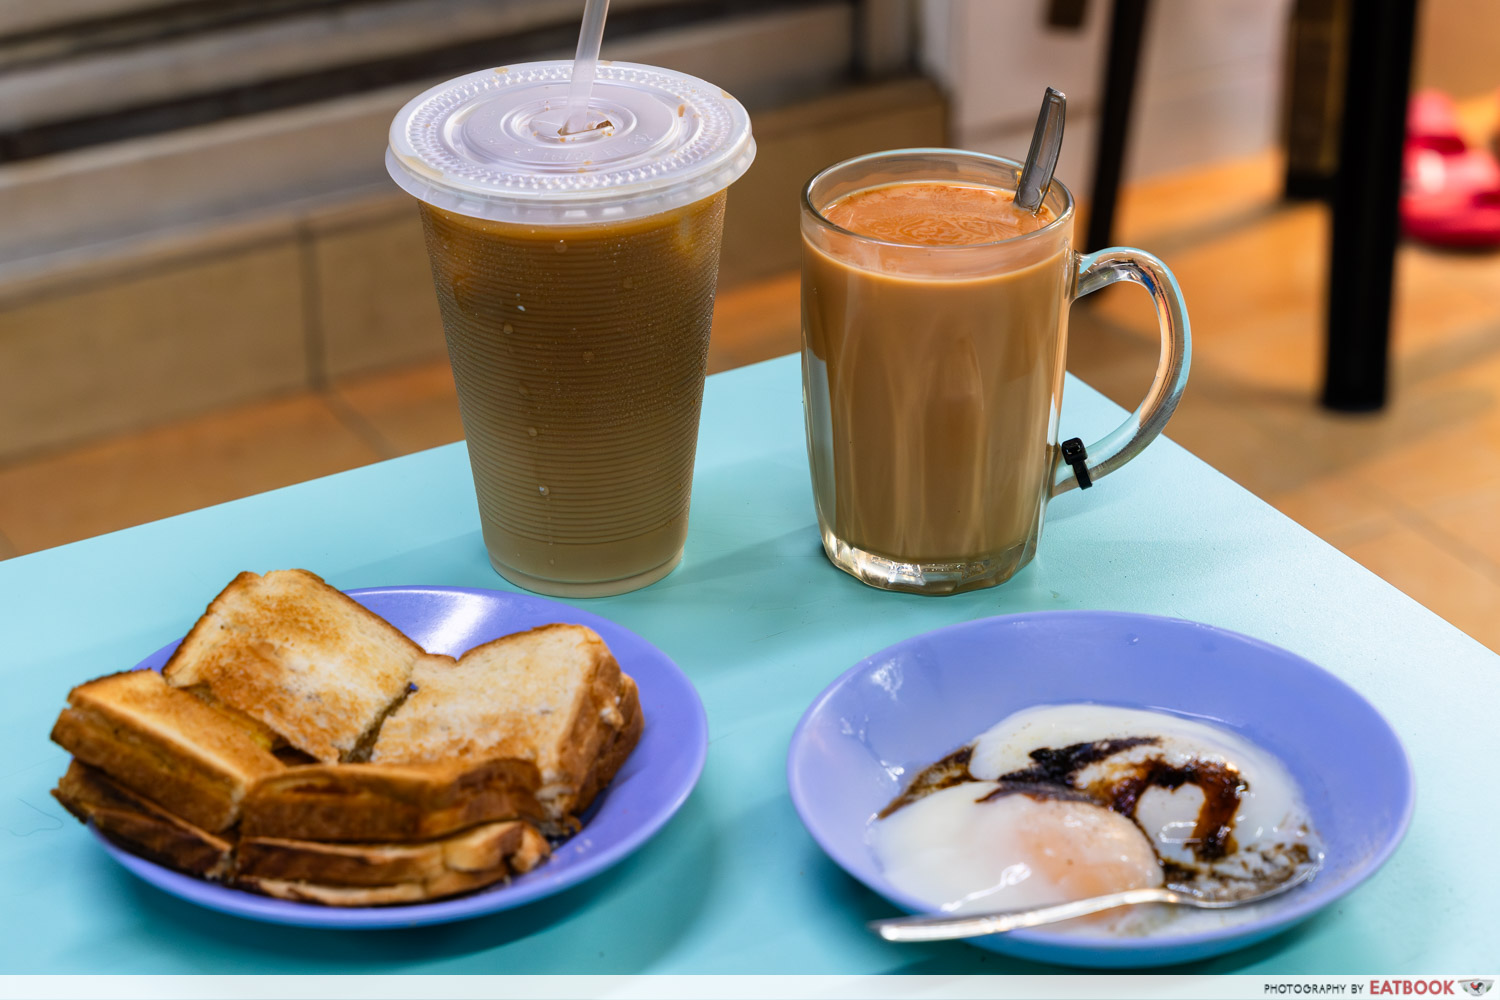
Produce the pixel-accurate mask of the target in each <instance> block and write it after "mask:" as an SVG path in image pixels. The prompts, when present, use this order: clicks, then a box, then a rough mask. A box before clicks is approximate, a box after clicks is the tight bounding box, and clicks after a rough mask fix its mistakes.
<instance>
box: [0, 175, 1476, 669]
mask: <svg viewBox="0 0 1500 1000" xmlns="http://www.w3.org/2000/svg"><path fill="white" fill-rule="evenodd" d="M1278 180H1279V164H1278V162H1277V160H1276V159H1275V158H1274V157H1271V156H1267V157H1262V158H1257V159H1254V160H1249V161H1244V162H1236V163H1232V164H1226V165H1223V166H1221V167H1217V168H1214V169H1209V170H1200V171H1195V172H1193V173H1191V174H1186V175H1180V176H1176V177H1169V178H1164V179H1160V180H1156V181H1152V182H1150V183H1146V184H1141V185H1137V186H1135V187H1134V188H1132V189H1131V190H1130V191H1128V192H1127V194H1126V197H1125V198H1124V201H1123V204H1122V209H1121V218H1120V224H1119V227H1118V228H1119V232H1120V236H1119V239H1120V241H1121V242H1123V243H1130V244H1135V245H1139V246H1144V247H1147V248H1149V249H1151V250H1153V251H1154V252H1156V253H1157V254H1159V255H1160V256H1162V257H1163V258H1165V259H1166V260H1167V261H1168V262H1169V263H1170V264H1171V265H1172V266H1173V268H1174V269H1175V270H1176V272H1177V275H1178V277H1179V279H1180V280H1181V283H1182V287H1183V289H1184V292H1185V294H1186V296H1187V298H1188V304H1189V308H1190V312H1191V314H1192V317H1193V332H1194V338H1195V347H1194V362H1193V364H1194V367H1193V376H1192V382H1191V385H1190V387H1189V389H1188V392H1187V395H1186V396H1185V397H1184V400H1183V405H1182V407H1181V409H1180V410H1179V412H1178V415H1177V416H1176V417H1175V418H1174V420H1173V422H1172V424H1171V427H1170V428H1169V431H1168V433H1169V434H1170V435H1171V436H1172V437H1173V438H1175V439H1176V440H1177V441H1179V442H1180V443H1182V444H1183V445H1185V446H1186V447H1188V448H1189V449H1191V450H1192V451H1194V452H1195V453H1196V454H1198V455H1199V456H1201V457H1203V458H1204V459H1206V460H1207V461H1208V462H1210V463H1211V464H1213V465H1215V466H1216V467H1218V468H1220V469H1222V470H1223V471H1224V472H1225V473H1227V474H1228V475H1230V476H1232V477H1233V478H1235V479H1236V480H1237V481H1238V482H1240V483H1241V484H1242V485H1244V486H1245V487H1246V488H1247V489H1249V490H1251V491H1253V492H1255V493H1257V494H1258V495H1260V496H1261V497H1263V498H1265V499H1266V500H1268V501H1270V502H1271V503H1273V504H1275V505H1276V506H1277V507H1279V508H1280V509H1281V510H1283V511H1284V512H1285V513H1287V514H1288V515H1289V516H1291V517H1293V518H1295V519H1297V520H1298V521H1300V522H1301V523H1303V524H1304V525H1306V526H1307V527H1308V528H1310V529H1311V530H1313V531H1315V532H1317V533H1318V534H1320V535H1322V536H1323V537H1324V538H1326V539H1327V540H1328V541H1329V542H1331V543H1332V544H1334V545H1336V546H1338V547H1339V548H1341V549H1342V550H1344V551H1345V552H1347V553H1348V554H1349V555H1350V556H1352V557H1353V558H1355V559H1358V560H1359V561H1360V562H1362V563H1364V564H1365V565H1366V566H1368V567H1369V568H1370V569H1372V570H1373V571H1375V572H1376V573H1379V574H1380V575H1381V576H1383V577H1385V578H1386V579H1387V580H1389V581H1390V582H1392V583H1393V584H1395V585H1396V586H1398V587H1400V588H1401V589H1403V590H1405V591H1406V592H1408V593H1409V594H1411V595H1412V596H1413V597H1415V598H1417V599H1418V600H1419V601H1421V602H1423V603H1424V604H1426V605H1428V606H1429V607H1431V608H1433V609H1434V610H1436V611H1438V612H1439V613H1440V614H1442V615H1444V616H1445V617H1447V618H1448V619H1449V620H1450V621H1452V622H1453V623H1454V624H1456V625H1458V626H1459V627H1460V628H1463V629H1464V630H1465V631H1467V632H1469V633H1470V634H1472V635H1474V636H1476V637H1477V638H1479V639H1480V640H1481V641H1483V642H1485V643H1487V644H1488V645H1490V646H1491V648H1494V649H1497V650H1500V518H1497V517H1496V514H1497V513H1500V253H1497V254H1488V255H1481V254H1449V253H1441V252H1436V251H1431V250H1425V249H1421V248H1417V247H1406V248H1404V249H1403V250H1402V252H1401V256H1400V261H1399V291H1398V301H1397V306H1396V348H1395V351H1396V365H1395V386H1394V392H1393V401H1392V405H1391V406H1390V407H1389V408H1388V409H1387V410H1386V411H1385V412H1384V413H1381V414H1377V415H1369V416H1346V415H1338V414H1331V413H1327V412H1324V411H1323V410H1321V409H1320V408H1319V407H1318V406H1317V405H1316V404H1315V403H1314V398H1315V393H1316V387H1317V384H1318V379H1319V373H1320V367H1321V344H1322V335H1321V330H1322V304H1321V302H1322V284H1323V271H1324V267H1325V254H1326V250H1325V246H1326V239H1327V225H1328V223H1327V216H1326V213H1325V211H1324V210H1323V209H1321V208H1320V207H1318V206H1313V205H1283V204H1281V203H1279V202H1278V201H1277V192H1278ZM797 294H798V293H797V277H796V275H795V274H788V275H785V276H782V277H778V278H774V279H771V280H768V281H763V282H760V283H757V284H755V285H751V286H742V287H740V288H737V289H735V290H733V291H731V292H729V293H727V294H725V295H723V296H721V297H720V301H719V304H718V308H717V312H716V316H715V325H714V340H713V349H712V351H711V355H710V366H711V368H712V370H715V371H718V370H722V369H725V368H731V367H734V366H737V365H741V364H746V363H749V362H752V361H757V360H760V359H763V358H767V357H773V356H775V355H778V354H784V353H786V352H788V351H792V350H794V349H796V347H797V340H798V307H797ZM1155 339H1156V333H1155V330H1154V321H1153V320H1152V317H1151V314H1150V309H1149V307H1148V305H1147V303H1146V300H1145V298H1144V296H1142V295H1140V294H1139V293H1138V292H1135V291H1134V290H1133V289H1111V290H1109V291H1107V292H1105V293H1102V294H1101V295H1099V296H1096V297H1095V298H1094V300H1093V301H1090V302H1087V303H1086V304H1080V305H1079V306H1078V307H1077V308H1075V309H1074V311H1073V344H1072V352H1071V357H1070V367H1071V368H1072V369H1073V371H1075V372H1076V373H1077V374H1079V375H1080V376H1082V377H1083V378H1084V379H1085V380H1087V381H1089V382H1090V383H1092V384H1093V385H1095V386H1097V387H1098V388H1099V389H1101V390H1102V391H1104V392H1105V393H1107V394H1108V395H1110V396H1111V397H1112V398H1114V399H1116V400H1117V401H1119V402H1121V403H1123V404H1126V405H1133V404H1134V403H1135V402H1136V401H1137V400H1138V398H1139V397H1140V395H1141V393H1142V392H1143V390H1144V388H1145V386H1146V385H1147V383H1148V382H1149V380H1150V377H1151V373H1152V370H1153V368H1154V364H1155V357H1156V346H1155ZM461 433H462V431H461V428H460V425H459V421H458V415H457V411H456V407H455V403H454V398H453V388H452V381H451V379H450V378H449V375H448V371H447V366H446V363H445V362H436V363H428V364H423V365H418V366H415V367H405V368H399V369H395V370H390V371H386V372H383V373H380V374H377V375H370V376H362V377H358V378H345V379H336V380H334V382H333V383H332V384H331V385H330V387H329V388H328V389H326V390H325V391H322V392H317V393H300V394H296V395H291V396H286V397H282V398H278V399H275V400H270V401H267V402H263V403H258V404H253V405H247V406H242V407H237V408H234V409H229V410H223V411H219V412H216V413H213V414H211V415H209V416H205V417H201V418H197V419H193V420H186V421H180V422H178V423H174V424H170V425H166V426H161V427H157V428H155V429H152V430H148V431H145V432H142V433H139V434H133V435H129V436H125V437H118V438H114V439H111V440H106V441H101V442H98V443H95V444H91V445H88V446H85V447H80V448H75V449H71V450H68V451H65V452H58V453H53V454H48V455H42V456H39V457H35V458H33V459H31V460H28V461H25V462H22V463H19V464H11V465H8V466H0V557H4V556H7V555H13V554H16V553H23V552H30V551H34V550H36V549H40V548H46V547H48V546H52V545H58V544H61V543H63V542H67V541H71V540H73V539H77V538H83V537H87V536H89V535H93V534H97V533H100V532H103V531H109V530H113V529H116V528H121V527H126V526H128V525H131V524H137V523H140V522H142V521H146V520H150V519H153V518H157V517H164V516H167V515H170V514H174V513H178V512H180V511H184V510H189V509H192V508H196V507H201V506H205V505H207V504H211V503H217V502H221V501H225V500H229V499H233V498H235V497H238V496H243V495H245V494H248V493H253V492H257V491H260V490H265V489H270V488H273V487H277V486H282V485H285V484H288V483H293V482H298V481H300V480H303V479H308V478H311V477H313V476H318V475H323V474H327V473H331V472H336V471H339V470H341V469H347V468H351V467H353V466H356V465H361V464H364V463H367V462H372V461H376V460H379V459H383V458H388V457H392V456H395V455H399V454H404V453H406V452H409V451H413V450H417V449H420V448H426V447H431V446H434V445H438V444H442V443H445V442H449V441H454V440H457V439H458V438H459V437H460V436H461Z"/></svg>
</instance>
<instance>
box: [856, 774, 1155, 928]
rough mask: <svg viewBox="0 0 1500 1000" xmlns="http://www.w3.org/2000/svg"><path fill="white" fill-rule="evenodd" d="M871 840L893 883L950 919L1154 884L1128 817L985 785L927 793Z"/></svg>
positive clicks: (1151, 864)
mask: <svg viewBox="0 0 1500 1000" xmlns="http://www.w3.org/2000/svg"><path fill="white" fill-rule="evenodd" d="M873 833H874V836H873V846H874V848H875V852H876V855H877V856H878V857H879V858H880V859H881V863H882V865H883V867H884V868H885V874H886V877H887V878H888V879H890V880H891V882H892V884H894V885H895V886H896V887H897V888H898V889H901V890H902V891H904V892H907V893H909V894H911V895H912V896H915V897H917V898H918V899H922V900H927V901H934V902H938V903H939V904H940V905H941V907H942V908H943V909H944V910H948V911H950V912H954V913H962V912H970V911H976V912H982V911H986V910H1009V909H1016V908H1021V907H1030V906H1047V905H1050V904H1052V903H1064V902H1068V901H1069V900H1074V899H1087V898H1088V897H1090V896H1102V895H1104V894H1105V893H1109V892H1118V891H1121V890H1124V889H1140V888H1145V887H1147V886H1157V885H1161V884H1162V868H1161V863H1160V862H1159V861H1157V859H1156V852H1155V851H1153V850H1152V849H1151V842H1150V841H1148V840H1147V839H1146V837H1145V835H1144V834H1143V833H1141V831H1140V829H1139V828H1137V827H1136V825H1135V824H1134V823H1132V822H1131V821H1130V820H1129V819H1126V818H1125V817H1124V816H1121V815H1120V814H1119V813H1117V812H1112V811H1110V810H1109V809H1105V808H1104V807H1102V806H1098V805H1095V804H1094V803H1092V802H1088V801H1083V800H1078V799H1067V798H1050V797H1033V796H1031V795H1027V794H1024V793H1019V792H1012V793H1006V792H1004V791H1003V790H1002V788H1001V786H1000V785H999V784H998V783H996V782H992V781H970V782H965V783H963V784H960V785H954V786H952V787H949V788H945V789H943V790H942V791H938V792H934V793H932V794H931V795H927V796H925V797H924V798H921V799H918V800H917V801H916V802H913V803H911V804H910V805H908V806H905V807H903V808H901V809H898V810H897V811H896V812H894V813H892V814H891V815H890V816H888V817H887V818H886V819H884V820H883V821H881V822H879V823H877V824H875V828H874V831H873Z"/></svg>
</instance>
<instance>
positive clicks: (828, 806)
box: [787, 611, 1413, 968]
mask: <svg viewBox="0 0 1500 1000" xmlns="http://www.w3.org/2000/svg"><path fill="white" fill-rule="evenodd" d="M1078 701H1089V702H1097V703H1101V704H1109V705H1123V706H1128V707H1132V708H1149V709H1155V710H1158V711H1164V712H1170V713H1173V714H1176V715H1182V716H1187V717H1190V718H1194V719H1200V720H1204V721H1209V722H1213V723H1217V724H1218V725H1221V726H1224V727H1226V728H1229V729H1232V730H1234V731H1236V732H1238V733H1240V734H1241V735H1242V736H1244V737H1245V738H1247V739H1249V740H1250V741H1251V742H1252V743H1255V744H1257V745H1259V746H1261V747H1263V748H1265V749H1266V750H1268V751H1270V752H1271V753H1273V754H1275V755H1276V756H1277V757H1279V758H1280V759H1281V761H1282V762H1283V763H1284V764H1286V766H1287V768H1288V770H1289V771H1290V772H1291V774H1292V777H1293V778H1295V779H1296V781H1297V783H1298V784H1299V785H1300V786H1301V789H1302V793H1303V797H1304V799H1305V801H1306V803H1307V806H1308V809H1309V810H1310V812H1311V813H1312V817H1313V822H1314V824H1315V826H1316V827H1317V830H1318V833H1319V834H1320V835H1321V836H1322V838H1323V843H1324V850H1325V852H1326V858H1325V860H1324V866H1323V869H1322V871H1320V872H1319V873H1318V875H1317V877H1316V878H1315V879H1313V881H1312V882H1310V883H1308V884H1307V885H1305V886H1302V887H1300V888H1298V889H1294V890H1292V891H1291V892H1289V893H1287V894H1286V895H1285V896H1282V897H1279V898H1277V899H1275V900H1271V901H1267V902H1266V903H1263V904H1259V906H1258V907H1257V909H1256V910H1255V911H1254V913H1246V914H1245V915H1244V916H1245V917H1246V920H1245V922H1243V923H1236V924H1233V925H1231V926H1227V927H1221V928H1216V929H1214V930H1212V931H1207V932H1197V933H1179V934H1172V933H1171V930H1170V927H1168V928H1164V929H1163V931H1162V932H1160V933H1157V934H1152V935H1149V936H1143V937H1134V938H1128V937H1118V936H1111V935H1107V934H1102V933H1101V934H1094V935H1085V934H1082V933H1059V932H1057V931H1047V930H1045V929H1033V930H1025V931H1013V932H1011V933H1009V934H994V935H990V936H988V937H982V938H973V939H970V940H971V943H973V944H976V945H978V946H980V947H982V948H989V949H992V950H994V951H998V952H1003V953H1005V954H1009V955H1016V956H1018V957H1022V958H1028V959H1033V960H1037V961H1043V962H1055V963H1060V964H1065V965H1083V966H1094V967H1113V968H1118V967H1125V966H1150V965H1168V964H1171V963H1175V962H1187V961H1191V960H1194V959H1200V958H1206V957H1208V956H1211V955H1218V954H1222V953H1223V952H1227V951H1232V950H1234V949H1236V948H1241V947H1244V946H1246V945H1249V944H1253V943H1255V942H1257V941H1260V940H1262V939H1264V938H1267V937H1270V936H1271V935H1272V934H1275V933H1276V932H1278V931H1281V930H1284V929H1286V928H1287V927H1290V926H1291V925H1292V924H1295V923H1297V922H1298V921H1300V920H1302V919H1304V918H1306V917H1308V916H1311V915H1312V914H1313V913H1315V912H1317V911H1318V910H1320V909H1322V908H1323V907H1325V906H1327V905H1329V904H1330V903H1332V902H1334V901H1335V900H1337V899H1339V898H1340V897H1342V896H1344V895H1345V894H1346V893H1348V892H1350V891H1351V890H1353V889H1354V888H1355V887H1356V886H1357V885H1359V884H1360V883H1361V882H1363V881H1364V880H1365V879H1367V878H1369V877H1370V876H1371V875H1373V874H1374V873H1375V871H1376V869H1378V868H1379V867H1380V866H1381V864H1383V863H1384V862H1385V860H1386V859H1387V858H1389V857H1390V856H1391V852H1393V851H1394V850H1395V849H1396V845H1397V844H1399V843H1400V842H1401V837H1402V835H1403V834H1405V832H1406V827H1407V824H1408V823H1409V822H1410V821H1411V813H1412V805H1413V786H1412V770H1411V762H1410V761H1409V760H1408V759H1407V756H1406V751H1405V750H1404V749H1403V748H1402V746H1401V741H1400V740H1398V739H1397V738H1396V734H1395V733H1394V732H1392V731H1391V727H1390V725H1389V724H1388V723H1387V722H1386V721H1385V719H1384V718H1382V717H1381V715H1380V713H1378V712H1377V711H1375V709H1374V708H1373V707H1372V706H1371V705H1370V703H1369V702H1367V701H1365V700H1364V698H1362V697H1361V696H1360V695H1359V694H1358V693H1357V692H1356V691H1355V690H1354V689H1353V688H1351V687H1349V686H1348V685H1347V684H1345V683H1344V682H1343V681H1341V680H1339V679H1338V678H1336V677H1334V676H1333V675H1332V674H1330V673H1328V672H1327V671H1325V670H1322V669H1321V668H1319V667H1316V666H1314V665H1313V664H1311V663H1309V662H1308V661H1307V660H1304V659H1302V658H1301V657H1299V656H1294V655H1293V654H1291V653H1289V652H1287V651H1286V650H1284V649H1278V648H1277V647H1275V646H1271V645H1268V644H1267V643H1264V642H1261V641H1259V640H1257V639H1251V638H1248V637H1246V636H1243V635H1239V634H1237V633H1234V632H1226V631H1224V630H1222V629H1217V628H1213V627H1212V626H1209V625H1200V624H1197V623H1195V622H1186V621H1179V620H1176V619H1171V618H1157V617H1153V616H1149V615H1132V614H1122V613H1118V612H1104V611H1051V612H1039V613H1034V614H1021V615H1004V616H1001V617H998V618H987V619H983V620H980V621H974V622H967V623H965V624H962V625H954V626H951V627H949V628H943V629H938V630H937V631H934V632H929V633H927V634H925V635H920V636H917V637H916V638H913V639H908V640H907V641H905V642H901V643H897V644H896V645H894V646H891V647H889V648H888V649H883V650H881V651H880V652H878V653H876V654H875V655H874V656H871V657H869V658H868V659H866V660H864V661H862V662H860V663H859V664H858V665H856V666H855V667H854V668H853V669H852V670H850V671H848V672H847V673H845V674H844V675H843V676H842V677H840V678H839V679H838V680H836V681H834V682H833V684H832V685H831V686H829V687H828V689H827V690H825V691H824V692H823V693H822V694H821V695H819V696H818V698H817V700H816V701H814V702H813V703H812V706H811V707H810V708H808V710H807V712H806V714H804V715H803V717H802V721H801V722H800V723H799V724H798V725H797V729H796V732H795V733H793V735H792V743H791V748H790V751H789V754H788V759H787V781H788V783H789V785H790V787H791V794H792V802H793V804H794V805H795V806H796V807H797V812H798V814H800V815H801V817H802V822H803V824H804V825H805V826H806V827H807V829H808V832H809V833H811V834H812V836H813V838H814V839H815V840H816V841H817V842H818V845H819V846H820V847H822V848H823V850H825V851H827V852H828V855H829V856H830V857H832V858H833V860H834V861H835V862H837V863H838V864H839V865H840V866H841V867H843V869H844V870H845V871H847V872H848V873H849V874H850V875H853V876H854V877H855V878H857V879H859V880H860V881H861V882H863V883H864V884H865V885H867V886H869V887H870V888H871V889H873V890H875V891H876V892H878V893H880V894H881V895H882V896H884V897H885V898H887V899H888V900H890V901H891V902H892V903H894V904H896V905H897V906H899V907H901V908H902V909H904V910H907V911H908V912H913V913H916V912H932V911H933V910H934V907H932V906H930V905H928V904H926V903H923V902H921V901H920V900H918V899H915V898H913V897H911V896H908V895H906V894H904V893H902V892H900V891H899V890H897V889H896V888H895V887H893V886H892V885H890V884H889V883H888V882H886V880H885V878H884V876H883V875H882V873H881V870H880V866H879V864H878V863H877V861H876V860H875V856H874V854H873V853H872V852H871V850H870V848H869V847H868V845H867V844H866V842H865V830H866V826H867V824H868V823H869V821H870V820H871V818H872V817H873V816H874V815H875V813H876V812H878V811H879V810H880V809H881V808H882V807H883V806H884V805H885V804H886V803H887V802H889V801H890V800H891V799H892V798H893V797H894V796H895V795H896V793H897V792H898V791H899V790H900V786H901V783H902V781H901V776H902V775H903V774H911V773H914V772H915V771H918V770H921V769H922V768H923V767H925V766H926V765H928V764H930V763H932V762H933V761H936V760H938V759H940V758H941V757H943V756H945V755H946V754H948V753H949V752H951V751H953V750H954V749H956V748H957V747H959V746H962V745H963V744H964V743H965V742H966V741H968V740H970V739H972V738H973V737H975V736H977V735H978V734H980V733H981V732H983V731H984V730H986V729H988V728H989V727H990V726H992V725H993V724H994V723H996V722H998V721H1000V719H1002V718H1003V717H1005V716H1007V715H1009V714H1011V713H1012V712H1015V711H1018V710H1020V709H1023V708H1027V707H1029V706H1033V705H1047V704H1058V703H1062V702H1078ZM891 947H901V945H892V946H891Z"/></svg>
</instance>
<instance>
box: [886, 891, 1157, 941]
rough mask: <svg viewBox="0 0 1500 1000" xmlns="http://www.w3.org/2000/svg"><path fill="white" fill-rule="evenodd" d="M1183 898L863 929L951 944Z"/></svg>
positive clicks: (1132, 899)
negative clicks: (981, 936)
mask: <svg viewBox="0 0 1500 1000" xmlns="http://www.w3.org/2000/svg"><path fill="white" fill-rule="evenodd" d="M1180 902H1183V898H1182V897H1181V896H1180V895H1178V894H1177V893H1175V892H1173V891H1172V890H1170V889H1127V890H1125V891H1124V892H1112V893H1110V894H1109V895H1107V896H1094V897H1093V898H1092V899H1080V900H1076V901H1074V902H1071V903H1058V904H1056V905H1055V906H1039V907H1036V908H1034V909H1029V910H1003V911H1001V912H999V913H971V914H961V915H958V916H915V917H895V918H892V919H890V920H872V921H871V922H870V923H869V924H868V925H867V926H868V927H869V928H870V930H872V931H874V932H875V933H877V934H879V935H880V936H881V937H883V938H885V939H886V940H887V941H951V940H953V939H955V938H966V937H978V936H980V935H982V934H1003V933H1004V932H1006V931H1014V930H1019V929H1020V928H1022V927H1037V926H1040V925H1041V924H1054V923H1057V922H1058V921H1059V920H1071V919H1072V918H1074V917H1083V916H1087V915H1088V914H1090V913H1099V912H1100V911H1103V910H1113V909H1114V908H1115V907H1117V906H1134V905H1136V904H1137V903H1180Z"/></svg>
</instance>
